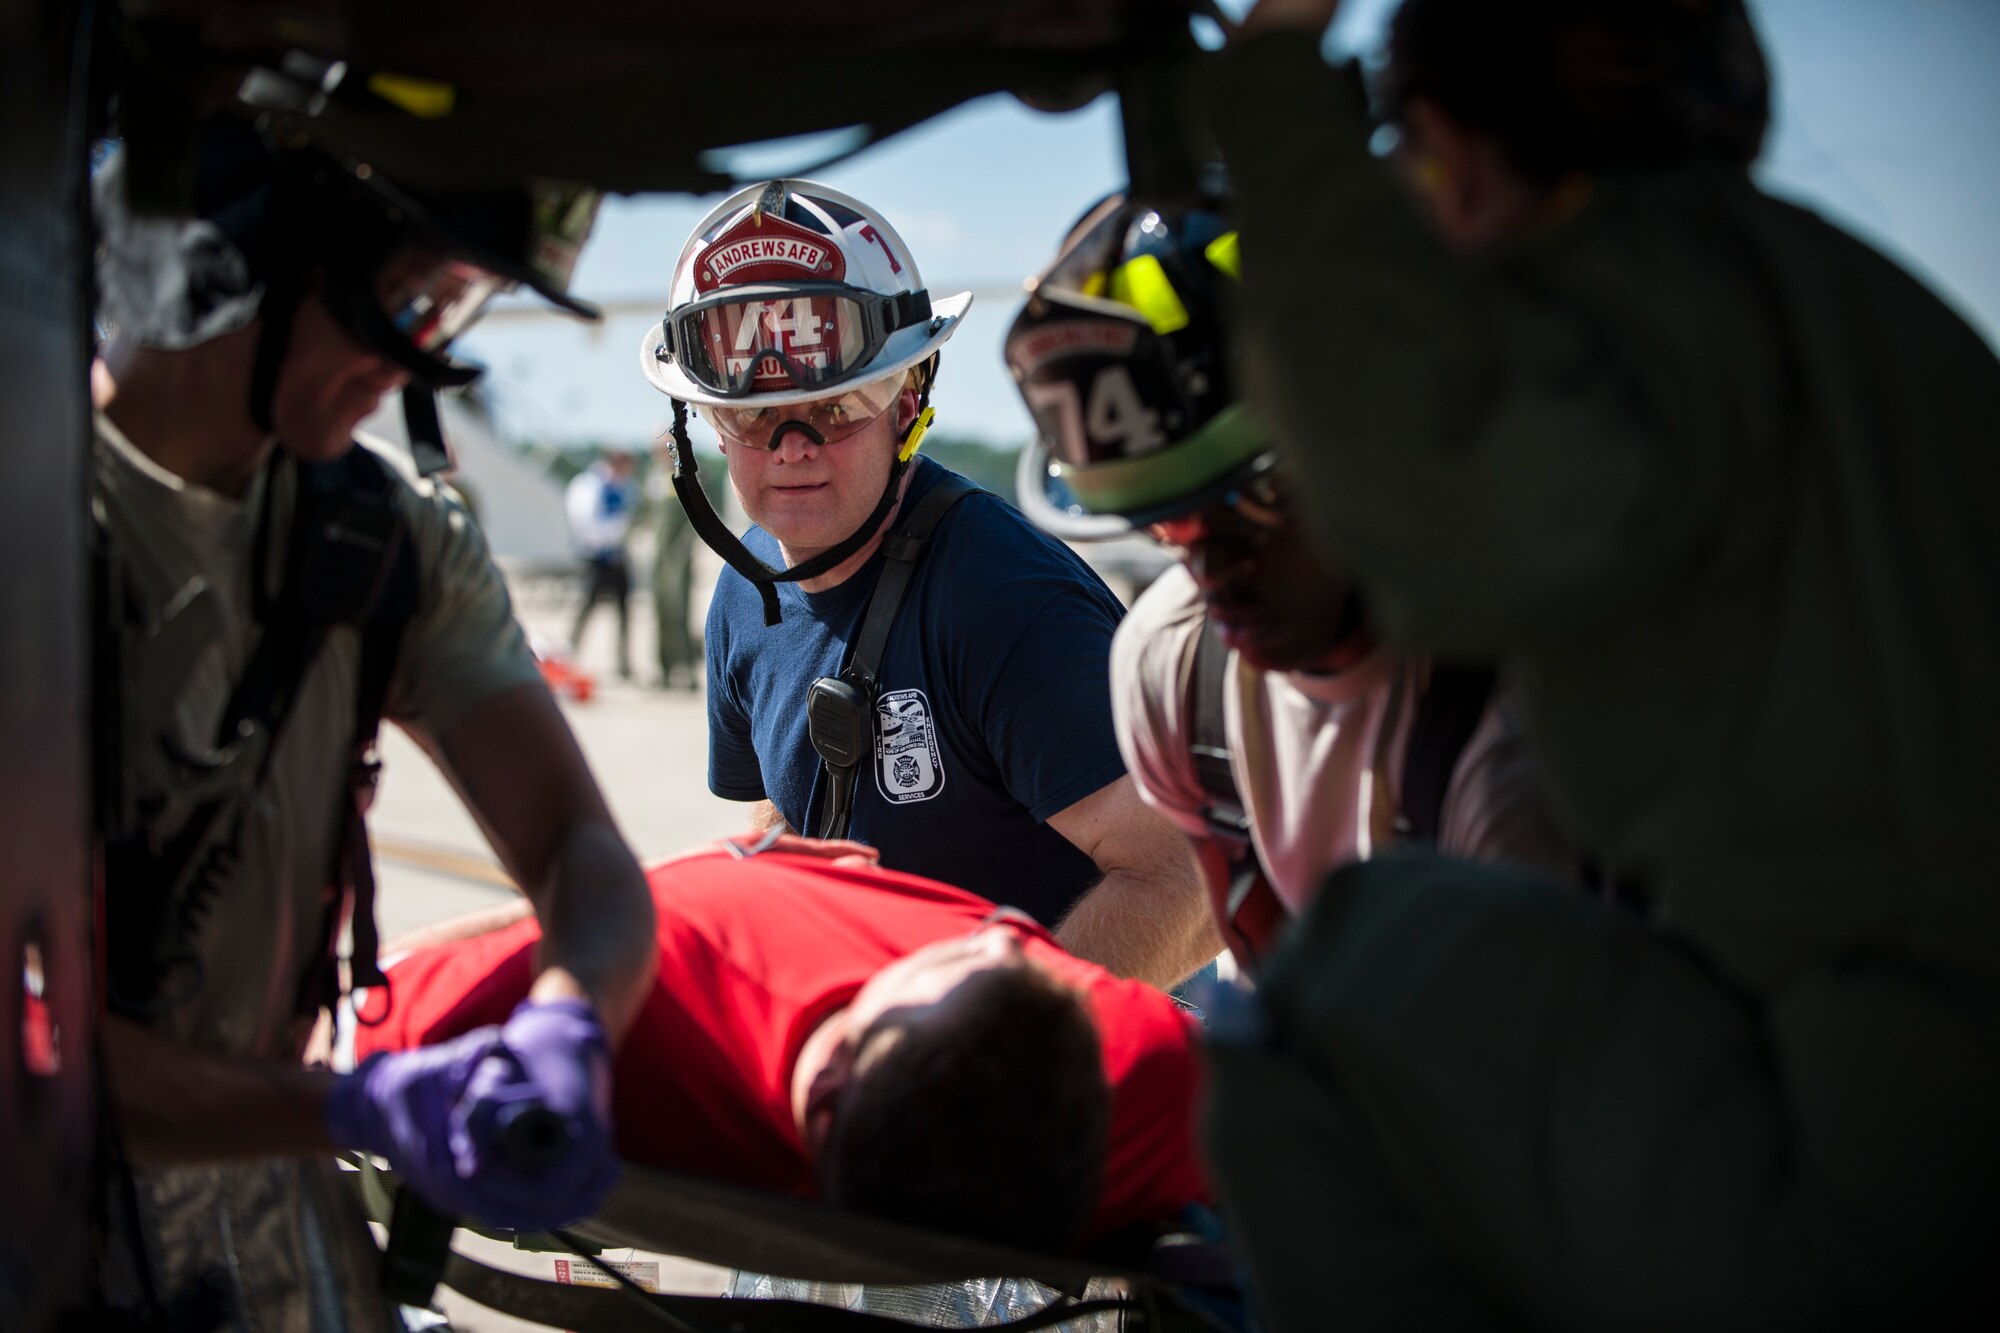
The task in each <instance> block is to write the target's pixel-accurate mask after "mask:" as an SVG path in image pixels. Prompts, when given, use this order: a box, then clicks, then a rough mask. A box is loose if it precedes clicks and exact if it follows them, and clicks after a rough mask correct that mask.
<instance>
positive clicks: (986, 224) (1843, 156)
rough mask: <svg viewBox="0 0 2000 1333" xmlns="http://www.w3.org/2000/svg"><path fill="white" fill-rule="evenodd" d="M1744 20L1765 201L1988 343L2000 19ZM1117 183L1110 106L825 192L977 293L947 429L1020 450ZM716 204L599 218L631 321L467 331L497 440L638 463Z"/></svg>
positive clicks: (1918, 10)
mask: <svg viewBox="0 0 2000 1333" xmlns="http://www.w3.org/2000/svg"><path fill="white" fill-rule="evenodd" d="M1496 2H1497V0H1496ZM1752 4H1753V12H1754V14H1755V15H1756V17H1757V20H1758V23H1759V26H1760V28H1761V30H1762V32H1763V34H1764V39H1765V44H1766V46H1767V48H1768V49H1769V51H1770V53H1771V56H1772V60H1773V63H1774V65H1775V66H1776V71H1777V80H1778V88H1777V93H1778V98H1777V118H1776V125H1775V133H1774V134H1773V136H1772V140H1771V143H1770V147H1769V150H1768V152H1767V154H1766V159H1765V165H1764V171H1763V176H1764V179H1765V181H1766V183H1767V184H1768V185H1769V186H1770V187H1771V188H1772V189H1774V190H1776V191H1778V192H1779V193H1781V194H1784V195H1786V196H1788V197H1790V198H1793V199H1796V200H1799V201H1801V202H1804V203H1807V204H1810V205H1811V206H1813V207H1815V208H1817V209H1819V210H1820V211H1822V212H1824V213H1826V214H1827V215H1828V216H1830V217H1832V218H1834V219H1835V220H1837V221H1839V222H1840V223H1842V224H1843V225H1845V226H1847V227H1849V228H1850V229H1852V230H1855V231H1857V232H1859V233H1860V234H1862V235H1863V236H1865V237H1866V238H1867V239H1869V240H1870V241H1872V242H1873V243H1875V244H1877V245H1880V246H1882V247H1883V248H1885V249H1887V250H1889V251H1890V252H1891V253H1892V254H1894V255H1895V256H1896V257H1897V258H1898V259H1900V260H1902V261H1903V262H1904V263H1906V264H1907V265H1909V266H1910V267H1911V268H1913V269H1915V270H1916V271H1917V272H1918V273H1919V274H1920V275H1921V276H1922V277H1924V278H1925V280H1926V281H1928V282H1929V283H1930V284H1931V286H1932V287H1933V288H1934V289H1936V290H1938V291H1940V292H1942V293H1944V294H1945V295H1947V296H1948V297H1949V298H1950V299H1951V300H1952V301H1953V302H1954V303H1955V304H1956V305H1957V306H1958V308H1959V309H1960V310H1961V311H1962V312H1964V313H1965V314H1967V315H1968V316H1969V317H1970V318H1971V319H1972V320H1973V322H1974V323H1975V324H1976V325H1978V326H1979V327H1980V328H1981V329H1982V331H1983V332H1984V333H1985V334H1986V335H1987V337H1988V339H1989V340H2000V245H1996V243H1995V240H1994V236H1995V230H1996V220H2000V147H1997V146H1996V136H2000V79H1996V78H1995V77H1994V74H1993V71H1994V69H1995V67H1996V66H2000V2H1996V0H1763V3H1758V0H1752ZM1228 7H1229V8H1231V9H1239V8H1240V4H1239V3H1231V4H1229V5H1228ZM1393 8H1394V0H1349V3H1348V4H1347V6H1346V7H1345V9H1344V11H1343V13H1342V16H1341V20H1340V22H1339V24H1338V25H1337V26H1336V29H1335V31H1334V33H1333V34H1332V38H1331V42H1330V46H1332V47H1335V48H1341V49H1347V50H1367V49H1370V48H1372V47H1373V46H1374V45H1375V44H1376V42H1377V41H1379V37H1380V32H1381V26H1382V22H1383V19H1384V18H1385V16H1386V15H1387V14H1388V13H1389V12H1391V11H1392V10H1393ZM655 132H658V131H655ZM813 147H814V146H813V145H810V144H804V145H801V144H792V145H779V146H775V147H773V148H761V149H758V150H757V151H756V152H755V154H754V155H752V156H746V157H745V159H744V165H741V166H740V167H739V169H741V170H746V171H748V170H758V171H761V172H763V173H766V174H777V173H783V172H786V171H789V170H791V169H793V168H795V167H798V166H800V165H803V164H804V163H806V162H809V161H811V160H812V158H813ZM1123 172H1124V168H1123V158H1122V146H1121V143H1120V138H1119V131H1118V116H1117V108H1116V106H1115V104H1114V103H1112V102H1111V101H1110V100H1109V99H1101V100H1100V101H1098V102H1096V103H1093V104H1092V105H1091V106H1089V107H1087V108H1085V109H1084V110H1082V111H1078V112H1073V113H1069V114H1067V115H1060V116H1056V115H1046V114H1042V113H1038V112H1033V111H1029V110H1027V109H1026V108H1025V107H1022V106H1021V105H1019V104H1018V103H1016V102H1014V101H1013V99H1011V98H1007V97H996V98H988V99H985V100H982V101H979V102H976V103H972V104H970V105H968V106H965V107H962V108H960V109H959V110H957V111H955V112H952V113H951V114H949V115H947V116H944V117H941V118H940V119H938V120H936V121H933V122H931V123H930V124H927V125H924V126H920V127H918V128H917V129H915V130H913V131H911V132H909V133H907V134H904V135H902V136H900V137H898V138H895V139H892V140H890V141H889V142H888V143H885V144H882V145H879V146H877V147H875V148H873V149H870V150H869V151H868V152H866V153H864V154H862V155H861V156H859V157H857V158H855V159H853V160H851V161H849V162H847V163H845V164H842V165H840V166H838V167H836V168H833V169H831V170H829V171H827V172H826V173H824V175H823V177H822V178H823V179H824V180H825V181H826V182H827V183H829V184H832V185H835V186H838V187H839V188H841V189H843V190H846V191H848V192H849V193H851V194H854V195H856V196H858V197H860V198H862V199H864V200H866V201H868V202H869V203H871V204H873V205H874V206H876V207H877V208H878V209H880V210H881V211H882V212H883V213H884V214H885V215H886V216H887V217H888V219H889V220H890V222H891V223H892V224H893V225H894V226H895V227H896V228H897V229H898V230H899V231H901V232H902V234H903V237H904V239H905V240H906V241H908V242H909V244H910V246H911V248H912V249H913V250H914V251H915V252H916V255H917V259H918V262H919V264H920V265H921V266H922V269H923V274H924V279H925V281H926V283H927V284H928V285H929V286H930V288H931V290H932V292H933V293H950V292H956V291H961V290H964V289H967V288H971V289H973V290H974V291H976V292H977V293H978V299H977V301H976V302H975V304H974V306H973V310H972V313H971V315H970V317H969V318H968V319H967V320H966V323H965V325H964V326H963V327H962V329H961V331H960V332H959V334H958V335H957V336H956V337H955V338H954V339H953V340H952V342H951V344H950V345H949V347H948V348H947V349H946V355H945V358H944V362H943V371H942V375H941V378H940V382H939V385H938V391H937V404H938V407H939V421H938V428H939V429H940V430H945V431H949V432H951V433H953V434H964V435H974V436H980V437H983V438H985V439H988V440H990V441H992V442H994V443H998V444H1014V443H1018V442H1019V441H1020V440H1022V439H1024V438H1025V437H1026V435H1027V432H1028V418H1027V414H1026V412H1025V411H1024V410H1023V409H1022V408H1021V406H1020V404H1019V402H1018V400H1017V399H1016V398H1015V396H1014V391H1013V386H1012V384H1011V382H1010V381H1009V380H1008V378H1007V376H1006V373H1005V371H1004V370H1003V369H1002V368H1001V364H1000V352H999V348H1000V339H1001V335H1002V334H1003V332H1004V331H1005V329H1006V326H1007V323H1008V321H1009V320H1010V319H1012V317H1013V314H1014V311H1015V309H1016V307H1017V305H1018V302H1017V300H1016V298H1015V296H1014V293H1015V292H1017V291H1018V289H1019V286H1020V282H1021V279H1022V278H1023V277H1024V276H1026V275H1027V274H1029V273H1030V272H1033V271H1034V270H1035V269H1036V268H1038V267H1039V266H1040V265H1041V264H1042V263H1043V262H1044V261H1045V260H1046V258H1047V257H1048V254H1049V252H1050V251H1051V250H1052V249H1053V247H1054V245H1055V243H1056V241H1057V240H1058V238H1059V237H1060V236H1061V235H1062V233H1063V231H1064V230H1065V229H1066V227H1067V226H1068V224H1069V223H1070V221H1071V220H1072V219H1073V218H1074V217H1075V216H1076V215H1077V214H1078V213H1079V212H1081V211H1082V209H1083V208H1084V207H1085V206H1086V205H1087V204H1088V203H1090V202H1091V201H1092V200H1094V199H1095V198H1097V197H1098V196H1099V195H1101V194H1103V193H1104V192H1106V191H1107V190H1109V189H1111V188H1112V187H1113V186H1115V185H1116V184H1117V183H1118V181H1119V180H1120V179H1121V178H1122V176H1123ZM713 202H714V200H713V198H712V197H711V198H709V199H704V200H695V199H691V198H688V197H686V196H646V197H640V198H631V199H617V200H612V201H610V202H609V203H608V204H607V205H606V207H605V211H604V214H603V217H602V219H601V220H600V222H599V224H598V228H597V232H596V235H595V237H594V238H593V239H592V241H591V243H590V247H589V248H588V249H587V250H586V251H585V254H584V258H583V262H582V264H581V265H580V267H579V269H578V272H577V275H576V287H577V290H578V292H579V293H580V294H582V295H584V296H585V297H587V298H590V299H595V300H599V301H602V302H605V303H607V304H612V305H614V306H619V307H624V308H627V310H628V312H627V313H622V314H614V315H613V316H612V317H610V318H608V319H607V320H606V321H605V323H604V324H603V325H602V326H599V327H597V328H594V329H593V328H589V327H582V326H575V325H572V324H570V323H569V322H567V321H563V320H560V319H557V318H553V317H550V318H544V317H540V316H539V315H525V314H520V313H516V312H515V311H514V310H513V309H511V308H510V309H508V310H506V311H496V312H495V313H494V314H493V315H491V316H489V318H488V320H487V322H486V323H484V324H482V325H481V326H479V327H478V328H476V329H475V330H474V332H473V334H472V335H470V336H469V337H468V338H467V340H466V343H465V352H466V354H467V355H469V356H472V357H475V358H477V359H480V360H483V361H485V362H486V363H487V364H488V365H489V366H491V367H492V375H491V385H490V387H491V389H492V392H493V397H494V399H495V402H496V405H497V409H498V412H499V416H500V422H501V426H502V429H503V431H504V432H506V433H507V434H509V435H511V436H514V437H520V438H538V439H543V440H547V441H550V442H552V443H562V442H579V441H586V440H620V441H626V442H631V443H641V442H645V441H648V440H650V439H653V438H656V437H657V436H658V435H659V434H660V433H661V432H662V431H663V430H664V429H665V426H666V422H667V419H668V416H667V406H666V399H665V398H663V397H661V396H660V395H659V394H658V393H656V392H655V391H654V390H653V389H652V387H651V386H650V385H648V384H647V383H646V382H645V381H644V380H642V379H641V378H640V376H639V370H638V356H639V351H638V347H639V342H640V338H641V336H642V333H643V331H644V329H645V327H646V326H647V325H648V324H649V323H650V322H651V321H652V320H653V319H657V318H658V312H657V310H654V307H655V306H657V305H658V304H660V303H661V302H663V300H664V297H665V294H666V289H667V282H668V276H669V273H670V270H671V267H672V264H673V260H674V257H675V255H676V254H678V252H679V249H680V246H681V243H682V241H683V240H684V239H685V238H686V236H687V233H688V232H689V230H690V229H691V228H692V227H693V225H694V223H695V222H696V221H697V220H699V218H700V217H701V215H702V214H703V213H705V212H706V211H707V209H708V207H709V206H710V205H711V204H712V203H713ZM641 309H644V310H652V311H653V313H652V314H651V315H650V316H646V315H642V314H640V313H638V311H639V310H641Z"/></svg>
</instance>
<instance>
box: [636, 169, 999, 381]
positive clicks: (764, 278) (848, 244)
mask: <svg viewBox="0 0 2000 1333" xmlns="http://www.w3.org/2000/svg"><path fill="white" fill-rule="evenodd" d="M971 304H972V293H970V292H960V293H959V294H958V295H956V296H952V297H948V298H945V299H943V300H940V301H935V302H934V301H932V299H931V296H930V293H929V292H928V291H927V290H925V288H924V283H923V279H922V278H921V277H920V276H919V275H918V272H917V261H916V257H915V256H914V255H912V254H911V253H910V249H909V247H908V246H906V245H904V244H903V238H902V237H900V236H898V235H897V234H896V231H895V228H893V227H891V226H890V225H889V224H888V222H886V221H885V220H884V219H883V218H882V216H881V215H880V214H879V213H876V212H875V211H874V210H873V209H871V208H869V207H868V206H867V205H866V204H863V203H862V202H861V201H859V200H858V199H855V198H853V197H851V196H849V195H845V194H842V193H841V192H840V191H838V190H835V189H831V188H829V187H827V186H824V185H819V184H816V183H815V182H812V181H802V180H774V181H766V182H765V183H763V184H761V185H752V186H749V187H747V188H745V189H742V190H739V191H737V192H736V193H735V194H732V195H731V196H729V198H727V199H725V200H723V201H722V202H721V203H720V204H718V205H717V206H716V207H715V208H714V210H712V211H711V212H710V213H709V215H708V216H707V217H706V218H704V219H702V221H701V225H699V226H698V227H696V228H695V230H694V235H693V236H691V237H690V238H689V239H688V242H687V244H686V245H685V246H683V247H682V249H681V255H680V259H679V260H678V261H677V262H676V263H675V265H674V276H673V285H672V287H671V289H670V291H669V294H668V302H667V314H666V317H665V318H664V319H662V320H661V321H660V322H659V323H658V324H655V325H653V326H652V327H651V328H650V329H648V330H647V331H646V336H645V339H644V340H643V341H642V343H641V344H640V348H639V363H640V368H641V369H642V370H643V371H644V372H645V375H646V378H647V379H648V380H649V381H651V382H652V384H653V387H654V388H656V389H659V390H660V391H661V392H662V393H665V394H668V395H669V396H671V397H674V398H678V399H680V400H682V401H684V402H689V403H700V404H703V405H706V406H711V407H732V406H747V405H750V404H756V405H759V406H764V407H780V406H784V405H786V404H789V403H801V402H810V401H812V400H813V399H816V398H824V397H827V396H828V395H829V394H831V393H837V392H839V391H840V389H839V386H841V385H853V384H857V383H860V382H862V381H873V380H881V379H884V378H887V377H888V376H891V375H894V374H896V373H898V372H900V371H904V370H908V369H910V368H911V367H912V366H916V365H918V364H920V363H921V362H923V361H924V360H925V359H927V358H928V357H930V356H931V355H932V354H934V353H935V352H936V351H937V350H938V349H939V348H940V347H942V346H943V345H944V344H945V342H946V340H948V339H949V338H950V337H951V335H952V333H953V332H954V331H956V330H957V328H958V324H959V321H960V320H962V319H964V318H965V312H966V310H967V308H968V307H970V306H971Z"/></svg>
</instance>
